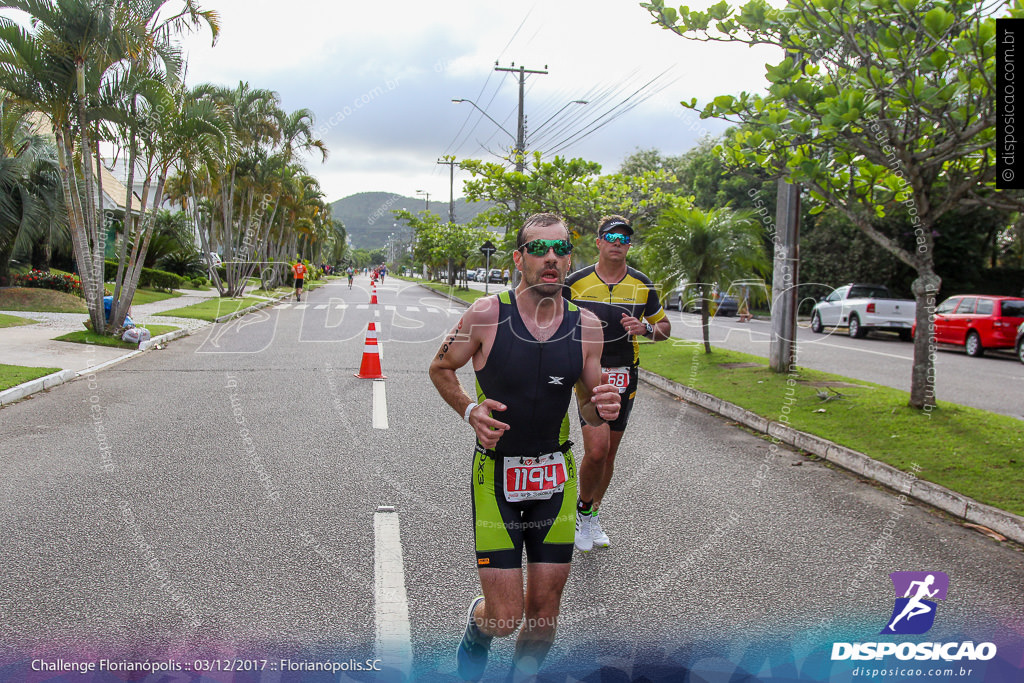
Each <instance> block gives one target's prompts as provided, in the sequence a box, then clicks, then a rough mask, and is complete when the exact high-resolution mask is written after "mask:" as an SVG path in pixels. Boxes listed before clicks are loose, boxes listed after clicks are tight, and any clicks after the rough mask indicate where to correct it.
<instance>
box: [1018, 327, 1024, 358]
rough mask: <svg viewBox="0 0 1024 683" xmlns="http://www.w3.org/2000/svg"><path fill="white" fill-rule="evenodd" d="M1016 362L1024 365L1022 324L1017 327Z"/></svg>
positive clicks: (1023, 330) (1023, 329)
mask: <svg viewBox="0 0 1024 683" xmlns="http://www.w3.org/2000/svg"><path fill="white" fill-rule="evenodd" d="M1016 345H1017V360H1019V361H1020V362H1021V363H1024V323H1021V324H1020V325H1019V326H1018V327H1017V341H1016Z"/></svg>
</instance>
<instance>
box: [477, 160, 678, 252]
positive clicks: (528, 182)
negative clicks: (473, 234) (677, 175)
mask: <svg viewBox="0 0 1024 683" xmlns="http://www.w3.org/2000/svg"><path fill="white" fill-rule="evenodd" d="M461 167H462V168H463V170H467V171H469V172H470V173H472V174H473V179H472V180H468V181H466V183H465V187H464V193H465V196H466V199H467V200H469V201H481V200H487V201H492V202H495V203H496V204H497V206H496V207H495V208H493V209H489V210H488V211H486V212H484V213H483V214H481V216H482V218H481V220H483V221H486V222H487V223H488V224H489V225H492V226H494V227H503V226H504V227H506V232H515V231H516V230H518V228H519V226H520V225H522V224H523V222H524V221H525V220H526V218H527V217H528V216H529V215H530V214H533V213H537V212H541V211H553V212H555V213H558V214H560V215H562V216H564V217H565V219H566V221H567V223H568V226H569V228H570V229H571V230H572V231H573V232H574V233H575V234H574V236H576V237H578V236H580V235H584V234H591V235H592V234H594V233H595V231H596V230H597V225H598V223H599V221H600V219H601V217H602V216H606V215H609V214H618V215H622V216H625V217H627V218H629V219H631V220H632V221H634V223H637V224H638V227H639V226H641V225H644V224H649V223H650V222H652V221H653V220H654V218H655V217H656V216H657V215H658V212H659V211H660V210H661V208H662V207H663V206H665V205H667V203H668V202H669V201H670V200H671V199H672V197H673V195H672V193H671V192H670V191H666V188H667V187H668V188H670V187H671V185H672V183H673V181H674V178H673V176H671V174H670V173H668V171H666V170H665V169H654V170H644V171H642V173H641V175H637V176H634V175H625V174H621V173H618V174H612V175H605V176H602V175H600V173H601V166H600V164H597V163H595V162H592V161H586V160H584V159H568V160H567V159H563V158H561V157H555V158H554V160H552V161H542V160H541V155H540V153H539V152H535V153H534V155H533V163H532V164H530V166H529V169H528V171H524V172H518V171H515V170H510V169H507V168H505V167H504V166H502V165H501V164H497V163H492V162H483V161H479V160H476V159H467V160H465V161H463V162H462V163H461ZM517 200H518V201H519V209H518V211H517V210H516V201H517ZM509 227H511V228H512V229H509Z"/></svg>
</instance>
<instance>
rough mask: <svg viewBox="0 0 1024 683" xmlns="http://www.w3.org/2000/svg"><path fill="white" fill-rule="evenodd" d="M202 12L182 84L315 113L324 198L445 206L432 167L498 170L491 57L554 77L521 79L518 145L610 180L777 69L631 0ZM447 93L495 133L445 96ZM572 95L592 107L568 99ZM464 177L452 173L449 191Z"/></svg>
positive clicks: (392, 0)
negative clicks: (424, 197) (242, 85)
mask: <svg viewBox="0 0 1024 683" xmlns="http://www.w3.org/2000/svg"><path fill="white" fill-rule="evenodd" d="M201 4H202V6H203V7H204V8H208V9H215V10H217V11H218V12H219V13H220V18H221V25H222V34H221V37H220V40H219V41H218V43H217V45H216V46H215V47H212V48H211V47H210V40H209V34H208V33H206V34H202V35H196V36H191V37H188V38H187V39H186V41H185V44H186V49H187V52H188V55H189V75H188V81H189V84H196V83H200V82H204V81H209V82H214V83H220V84H225V85H234V84H237V82H238V81H239V80H247V81H248V82H249V83H250V85H251V86H252V87H259V88H268V89H271V90H275V91H277V92H278V93H279V94H280V95H281V98H282V101H283V106H284V107H285V109H287V110H289V111H291V110H294V109H298V108H300V107H306V108H309V109H311V110H312V111H313V112H314V113H315V115H316V118H317V127H318V129H319V131H320V137H321V138H322V139H323V140H324V141H325V142H326V143H327V146H328V148H329V150H330V157H329V159H328V161H327V163H326V164H323V165H321V164H320V163H319V160H316V161H310V162H309V166H310V170H311V172H312V173H313V174H314V175H316V176H317V177H318V178H319V179H320V182H321V184H322V187H323V189H324V191H325V193H326V194H327V197H328V199H329V200H331V201H333V200H336V199H340V198H342V197H344V196H347V195H350V194H353V193H356V192H363V191H371V190H381V191H389V192H396V193H399V194H403V195H408V196H414V195H415V193H416V191H417V190H425V191H428V192H430V195H431V203H433V200H434V198H437V199H439V200H444V201H447V198H448V184H449V183H448V169H447V167H446V166H439V165H438V164H437V163H436V162H437V160H438V158H439V157H441V156H442V155H444V154H454V155H456V157H457V158H458V159H460V160H461V159H464V158H481V159H492V160H496V157H495V156H494V153H501V152H502V151H503V150H507V149H508V148H510V147H511V146H512V145H513V136H514V135H515V133H516V109H517V98H518V87H517V77H516V76H515V75H513V74H506V73H499V72H495V71H494V65H495V62H496V61H497V62H499V64H500V65H501V66H503V67H508V66H510V65H511V63H513V62H514V63H515V65H516V66H519V65H524V66H526V68H527V69H544V68H545V67H547V70H548V72H549V73H548V74H545V75H533V76H528V77H527V79H526V98H525V101H526V107H525V109H526V114H527V121H528V138H527V148H528V149H531V150H532V149H540V150H541V151H545V152H547V151H551V150H553V149H554V148H555V146H557V145H559V143H563V145H565V146H563V148H562V149H561V150H560V151H559V154H561V155H563V156H570V157H577V156H578V157H583V158H586V159H589V160H593V161H597V162H599V163H601V164H602V166H603V168H604V171H605V172H614V171H615V170H617V169H618V167H619V165H620V163H621V162H622V160H623V158H625V157H626V156H627V155H629V154H630V153H631V152H633V151H635V150H636V149H637V148H649V147H656V148H658V149H659V150H661V151H662V152H663V153H666V154H678V153H681V152H683V151H685V150H687V149H689V148H690V147H692V146H693V144H694V142H695V141H696V140H698V139H699V138H700V137H701V136H702V135H703V134H705V133H711V134H718V133H720V132H721V131H722V130H723V126H722V124H721V123H719V122H716V121H701V120H700V119H699V117H698V116H697V115H695V114H693V113H690V112H689V111H687V110H685V109H683V108H682V107H681V106H680V105H679V101H680V100H683V99H689V98H691V97H696V98H697V99H698V101H700V102H702V103H703V102H706V101H707V100H708V99H709V98H710V97H713V96H714V95H718V94H723V93H737V92H739V91H740V90H759V89H761V88H762V87H763V84H764V78H763V74H764V63H765V62H768V61H771V62H773V63H774V62H777V61H778V57H777V55H775V54H773V52H772V51H770V50H753V49H749V48H746V47H743V46H732V45H720V44H703V43H696V42H693V41H687V40H684V39H683V38H681V37H679V36H676V35H674V34H672V33H670V32H668V31H665V30H663V29H661V28H659V27H656V26H654V25H652V24H651V19H650V15H649V14H648V13H647V12H646V10H644V9H643V8H641V7H640V6H639V2H638V1H637V0H557V1H548V2H530V1H529V0H527V2H522V3H517V2H514V1H513V2H509V1H508V0H503V1H501V2H498V1H495V0H443V1H442V2H424V1H423V0H389V1H388V2H366V1H365V0H361V1H359V2H353V1H352V0H341V1H340V2H327V1H325V0H288V1H281V0H206V1H201ZM708 4H710V3H709V2H707V0H697V2H696V3H694V4H692V5H691V6H692V7H694V8H696V7H704V6H706V5H708ZM666 71H667V73H664V75H661V74H663V72H666ZM659 75H661V77H660V78H659ZM650 81H655V83H656V84H657V85H658V86H659V87H657V88H655V89H654V91H650V90H649V91H648V94H649V95H651V97H650V99H648V100H647V101H646V102H644V103H642V104H640V105H639V106H637V107H636V108H634V109H633V110H631V111H628V112H625V113H620V115H619V116H618V117H617V118H615V119H614V120H612V121H610V122H609V123H607V124H606V125H604V126H603V127H601V128H600V129H599V130H597V131H596V132H593V133H592V134H590V135H588V136H586V137H583V139H581V140H578V141H575V142H573V141H572V140H567V139H568V138H570V136H572V134H574V133H577V132H579V131H580V130H581V129H585V127H586V126H587V125H588V124H589V125H591V126H593V125H595V124H596V123H600V121H595V119H597V118H598V116H599V115H600V114H601V113H602V112H607V111H608V110H609V109H610V108H611V107H612V106H613V105H614V104H615V103H617V102H619V101H621V100H623V99H625V98H626V97H627V96H628V95H629V94H630V93H632V92H633V91H636V90H638V89H641V88H642V87H643V86H644V84H645V83H648V82H650ZM458 98H465V99H470V100H473V101H474V102H476V103H477V104H478V105H479V106H480V107H481V108H483V109H485V110H486V111H487V113H488V114H490V116H491V117H493V118H494V119H496V120H497V121H498V123H501V124H502V127H503V128H504V129H505V130H504V131H503V130H502V129H500V128H499V127H498V126H497V125H495V124H494V123H492V122H491V121H489V120H487V119H485V118H483V117H482V116H481V115H480V114H479V113H478V112H477V110H476V109H474V108H473V107H472V106H471V105H469V104H466V103H463V104H453V103H452V102H451V100H452V99H458ZM576 99H584V100H590V104H586V105H578V104H569V103H570V102H571V101H572V100H576ZM567 104H568V105H569V106H568V107H566V108H565V109H564V110H563V111H562V112H561V114H559V115H557V116H555V118H554V119H551V117H552V116H553V115H555V114H556V112H558V111H559V109H561V108H562V107H563V106H565V105H567ZM610 118H612V117H611V116H608V117H605V118H604V119H601V121H607V120H608V119H610ZM549 119H551V120H550V122H549ZM505 131H507V132H505ZM467 178H468V174H465V173H462V172H459V171H456V174H455V195H456V197H458V196H460V195H461V194H462V193H461V187H462V181H463V180H465V179H467Z"/></svg>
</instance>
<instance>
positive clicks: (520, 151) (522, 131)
mask: <svg viewBox="0 0 1024 683" xmlns="http://www.w3.org/2000/svg"><path fill="white" fill-rule="evenodd" d="M515 67H516V63H515V62H512V65H511V67H504V66H498V63H497V62H495V63H494V70H495V71H511V72H517V71H518V72H519V127H518V129H517V131H516V133H517V134H516V172H517V173H522V172H523V169H524V168H525V166H526V159H525V156H526V112H525V109H524V105H525V98H526V74H546V73H547V72H548V65H547V64H545V65H544V68H543V69H527V68H526V67H525V66H523V65H522V64H520V65H519V68H518V69H517V68H515ZM519 204H520V197H519V194H518V193H516V196H515V204H514V206H515V212H516V215H517V216H518V215H519ZM514 227H515V226H512V225H509V226H506V227H505V234H508V232H509V231H510V230H512V229H513V228H514ZM518 272H519V271H516V277H515V278H514V279H518ZM515 284H518V283H515Z"/></svg>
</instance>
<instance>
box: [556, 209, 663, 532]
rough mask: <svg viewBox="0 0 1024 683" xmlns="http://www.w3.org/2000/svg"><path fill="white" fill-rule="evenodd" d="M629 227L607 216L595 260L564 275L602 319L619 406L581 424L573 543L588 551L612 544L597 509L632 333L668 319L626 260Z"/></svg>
mask: <svg viewBox="0 0 1024 683" xmlns="http://www.w3.org/2000/svg"><path fill="white" fill-rule="evenodd" d="M632 236H633V227H632V226H631V225H630V224H629V221H628V220H626V219H625V218H623V217H622V216H606V217H604V218H602V219H601V223H600V225H599V226H598V229H597V251H598V260H597V263H596V264H595V265H593V266H589V267H587V268H583V269H581V270H578V271H576V272H575V273H573V274H572V275H570V276H569V277H568V278H567V279H566V285H567V287H568V288H569V290H570V292H571V293H570V296H571V298H572V300H573V303H576V304H578V305H580V306H582V307H584V308H586V309H588V310H590V311H593V313H594V314H595V315H597V317H598V318H599V319H600V320H601V323H602V324H603V325H604V352H603V353H602V354H601V366H602V367H603V368H604V372H607V373H608V377H609V381H610V382H611V383H612V384H614V385H615V386H617V387H618V388H619V391H620V392H622V410H621V411H619V417H618V419H616V420H614V421H613V422H610V423H609V424H602V425H598V426H592V425H589V424H587V422H586V421H585V420H581V421H580V423H581V424H582V426H583V450H584V456H583V462H582V463H581V464H580V494H579V495H580V500H579V504H578V505H577V514H576V547H577V548H579V549H580V550H582V551H583V552H589V551H590V550H591V549H593V547H594V546H595V545H596V546H598V547H603V548H607V547H608V546H609V545H611V540H610V539H609V538H608V534H606V533H605V532H604V530H603V529H602V528H601V520H600V518H599V516H598V511H599V509H600V507H601V501H602V500H603V499H604V494H605V492H606V491H607V490H608V484H610V483H611V480H612V472H613V470H614V465H615V455H616V454H617V453H618V451H619V443H620V442H621V441H622V435H623V434H624V433H625V431H626V425H627V424H628V423H629V414H630V412H631V411H632V410H633V400H634V399H635V398H636V390H637V385H638V384H639V369H638V368H639V367H640V344H638V343H637V340H636V338H637V337H646V338H648V339H652V340H654V341H661V340H662V339H668V338H669V336H670V335H671V334H672V324H671V323H670V322H669V320H668V318H667V317H666V316H665V311H664V309H662V307H661V301H659V299H658V293H657V291H655V289H654V284H653V283H652V282H651V280H650V278H648V277H647V276H646V275H644V274H643V273H641V272H640V271H639V270H636V269H634V268H630V267H629V266H628V265H626V253H627V252H628V251H629V244H630V242H631V240H632Z"/></svg>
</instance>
